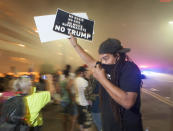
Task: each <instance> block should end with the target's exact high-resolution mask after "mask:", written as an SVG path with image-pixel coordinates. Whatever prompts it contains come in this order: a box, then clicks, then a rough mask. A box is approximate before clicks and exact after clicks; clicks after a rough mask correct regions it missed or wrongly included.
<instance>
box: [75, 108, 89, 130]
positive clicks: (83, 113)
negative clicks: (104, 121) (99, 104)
mask: <svg viewBox="0 0 173 131" xmlns="http://www.w3.org/2000/svg"><path fill="white" fill-rule="evenodd" d="M77 108H78V118H77V119H78V123H79V124H80V125H83V128H89V127H91V125H92V115H91V112H90V111H89V110H88V106H80V105H77Z"/></svg>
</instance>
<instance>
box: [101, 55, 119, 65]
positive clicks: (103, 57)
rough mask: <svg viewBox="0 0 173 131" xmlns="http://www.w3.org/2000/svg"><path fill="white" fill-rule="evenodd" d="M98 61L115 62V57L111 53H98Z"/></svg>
mask: <svg viewBox="0 0 173 131" xmlns="http://www.w3.org/2000/svg"><path fill="white" fill-rule="evenodd" d="M99 58H100V61H101V63H102V64H107V65H108V64H115V62H116V57H115V56H113V55H112V54H100V55H99Z"/></svg>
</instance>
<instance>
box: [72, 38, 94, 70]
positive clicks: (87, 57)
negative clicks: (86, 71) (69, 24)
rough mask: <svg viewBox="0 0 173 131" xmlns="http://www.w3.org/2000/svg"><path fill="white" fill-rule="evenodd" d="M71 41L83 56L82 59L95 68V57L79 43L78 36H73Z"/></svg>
mask: <svg viewBox="0 0 173 131" xmlns="http://www.w3.org/2000/svg"><path fill="white" fill-rule="evenodd" d="M70 42H71V44H72V46H73V47H74V48H75V50H76V52H77V53H78V54H79V56H80V57H81V58H82V60H83V61H84V62H85V63H86V64H87V65H88V66H89V67H90V68H93V67H94V66H95V64H96V60H94V58H93V57H91V56H90V55H89V54H88V53H86V52H85V51H84V50H83V49H82V48H81V47H80V45H78V44H77V40H76V38H74V37H73V36H71V39H70Z"/></svg>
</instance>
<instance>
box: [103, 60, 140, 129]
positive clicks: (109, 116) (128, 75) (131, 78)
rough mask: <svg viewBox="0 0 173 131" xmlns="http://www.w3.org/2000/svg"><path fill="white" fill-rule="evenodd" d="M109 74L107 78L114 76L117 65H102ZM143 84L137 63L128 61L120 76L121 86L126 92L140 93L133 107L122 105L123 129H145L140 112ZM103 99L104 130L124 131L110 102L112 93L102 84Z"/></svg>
mask: <svg viewBox="0 0 173 131" xmlns="http://www.w3.org/2000/svg"><path fill="white" fill-rule="evenodd" d="M102 67H103V68H104V69H105V72H106V74H107V78H108V79H111V78H112V73H114V72H112V71H113V68H114V67H115V65H102ZM140 85H141V73H140V70H139V69H138V67H137V66H136V64H134V63H133V62H126V63H125V64H124V66H123V67H122V70H121V73H120V78H119V88H121V89H122V90H124V91H125V92H136V93H137V94H138V96H137V99H136V102H135V104H134V105H133V107H132V108H131V109H129V110H126V109H125V108H123V107H122V106H120V109H121V114H122V115H121V119H122V126H123V129H124V130H123V131H143V129H142V121H141V113H140V102H141V100H140V87H141V86H140ZM100 90H101V92H102V96H101V97H102V98H101V99H102V101H101V112H102V121H103V131H122V129H121V128H120V124H119V123H118V122H117V121H116V119H115V117H116V116H115V114H114V113H113V111H112V106H111V104H110V99H111V98H110V95H109V94H108V93H107V91H106V90H105V89H104V88H103V87H102V86H101V88H100Z"/></svg>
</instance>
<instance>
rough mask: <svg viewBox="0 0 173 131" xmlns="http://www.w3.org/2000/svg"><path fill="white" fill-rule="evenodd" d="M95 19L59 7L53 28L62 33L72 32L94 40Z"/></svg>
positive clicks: (80, 36) (79, 36) (68, 33)
mask: <svg viewBox="0 0 173 131" xmlns="http://www.w3.org/2000/svg"><path fill="white" fill-rule="evenodd" d="M93 28H94V21H92V20H87V19H84V18H82V17H78V16H76V15H73V14H70V13H68V12H65V11H63V10H61V9H58V11H57V15H56V19H55V24H54V27H53V30H54V31H56V32H59V33H62V34H66V35H70V33H71V34H72V35H73V36H75V37H78V38H82V39H86V40H92V38H93Z"/></svg>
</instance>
